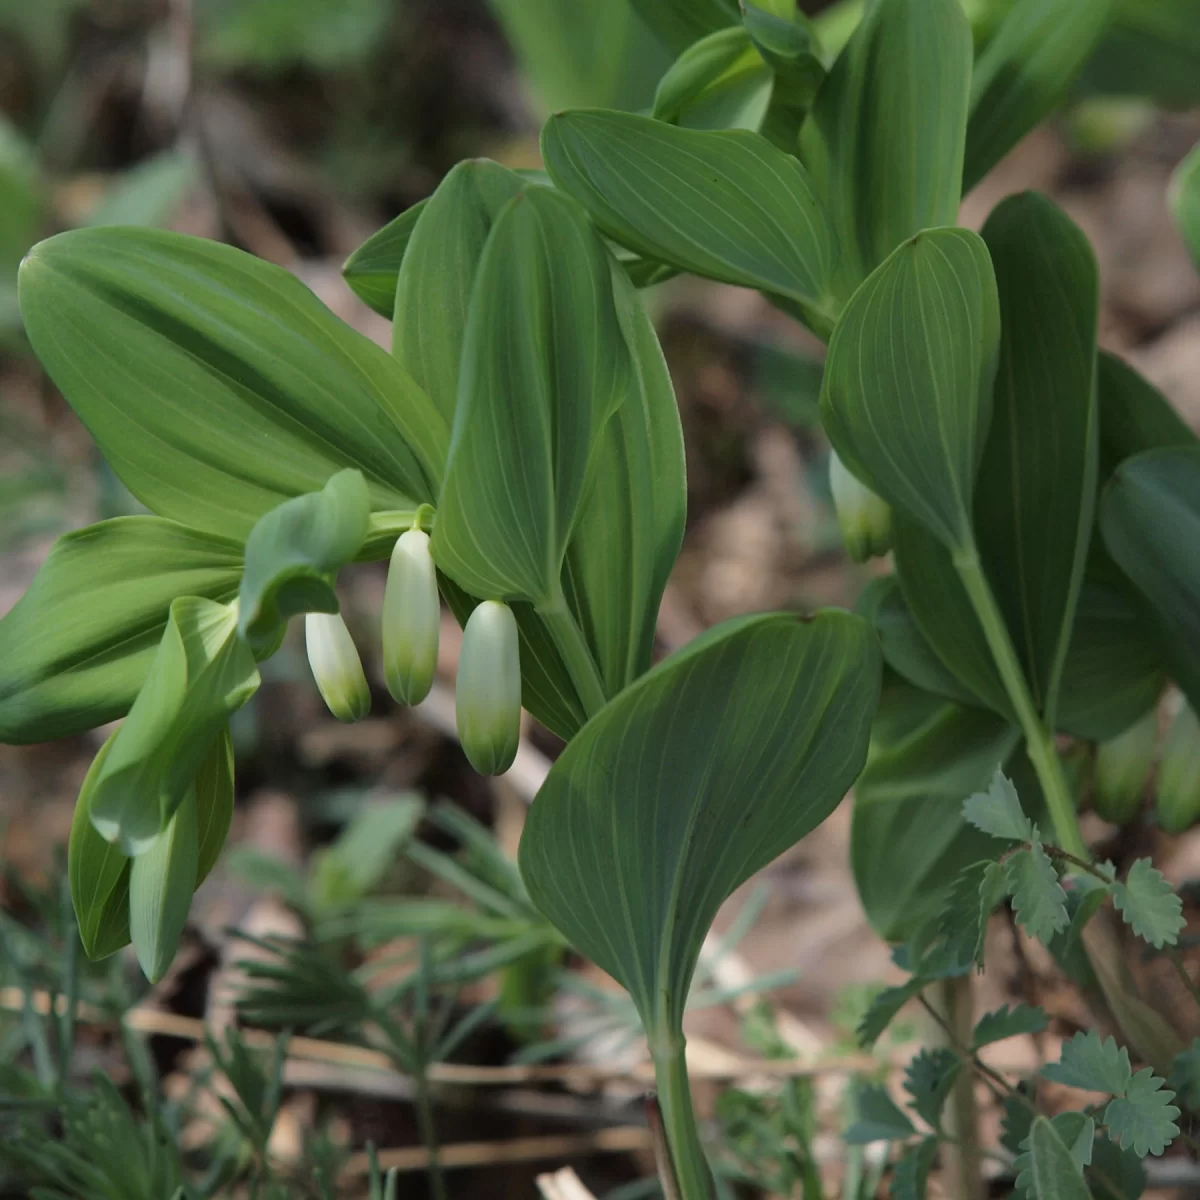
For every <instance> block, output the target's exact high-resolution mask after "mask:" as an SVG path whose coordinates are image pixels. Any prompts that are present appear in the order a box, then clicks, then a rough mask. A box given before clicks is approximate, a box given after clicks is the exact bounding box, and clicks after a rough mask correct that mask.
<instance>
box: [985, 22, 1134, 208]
mask: <svg viewBox="0 0 1200 1200" xmlns="http://www.w3.org/2000/svg"><path fill="white" fill-rule="evenodd" d="M1112 7H1113V4H1112V0H1018V2H1017V3H1016V4H1015V5H1013V7H1012V8H1011V9H1010V11H1009V12H1008V13H1007V14H1006V15H1005V17H1004V20H1003V21H1002V22H1001V23H1000V28H999V29H998V30H997V31H996V33H995V35H994V36H993V37H992V39H991V40H990V41H989V42H988V44H987V46H986V47H984V50H983V52H982V53H981V54H980V55H979V58H978V59H977V60H976V62H975V70H974V73H973V75H972V77H971V119H970V122H969V123H968V125H967V152H966V161H965V164H964V168H963V190H964V191H968V190H970V189H971V188H973V187H974V186H975V185H976V184H977V183H978V182H979V181H980V180H981V179H982V178H983V177H984V175H986V174H987V173H988V171H990V170H991V169H992V167H993V166H995V164H996V163H998V162H999V161H1000V159H1002V158H1003V157H1004V156H1005V155H1006V154H1007V153H1008V152H1009V151H1010V150H1011V149H1012V148H1013V146H1015V145H1016V144H1017V142H1019V141H1020V140H1021V138H1023V137H1024V136H1025V134H1027V133H1028V132H1029V131H1030V130H1031V129H1032V128H1033V127H1034V126H1035V125H1037V124H1039V123H1040V122H1041V121H1043V120H1044V119H1045V118H1046V117H1048V116H1049V115H1050V113H1051V112H1052V111H1053V110H1054V109H1055V108H1057V107H1058V106H1059V104H1060V103H1061V102H1062V100H1063V99H1064V98H1065V97H1066V95H1067V93H1068V92H1069V90H1070V88H1071V85H1072V84H1073V83H1074V82H1075V77H1076V76H1077V75H1078V74H1079V72H1080V70H1081V69H1082V68H1083V65H1084V63H1085V62H1086V61H1087V58H1088V55H1089V54H1090V53H1091V52H1092V50H1093V49H1094V48H1095V46H1096V45H1097V43H1098V42H1099V41H1100V38H1101V36H1102V35H1103V34H1104V31H1105V29H1106V28H1107V26H1108V22H1109V18H1110V16H1111V12H1112Z"/></svg>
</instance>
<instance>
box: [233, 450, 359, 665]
mask: <svg viewBox="0 0 1200 1200" xmlns="http://www.w3.org/2000/svg"><path fill="white" fill-rule="evenodd" d="M370 505H371V498H370V496H369V494H368V492H367V485H366V482H365V481H364V479H363V477H362V475H361V474H360V473H359V472H358V471H355V470H346V471H339V472H338V473H337V474H336V475H334V476H333V477H332V478H331V479H330V480H329V482H328V483H327V484H326V485H325V486H324V487H323V488H322V489H321V490H320V491H319V492H310V493H309V494H308V495H306V496H296V497H295V498H293V499H291V500H285V501H284V502H283V503H282V504H280V505H279V506H278V507H277V508H273V509H271V511H270V512H268V513H266V514H264V515H263V516H262V517H260V518H259V520H258V522H257V523H256V524H255V526H254V528H253V529H252V530H251V531H250V536H249V537H248V538H247V539H246V570H245V574H244V575H243V576H242V586H241V592H240V593H239V599H238V634H239V635H240V636H241V637H243V638H245V639H246V641H247V642H248V643H249V644H250V645H251V646H253V647H255V648H256V649H263V648H265V647H267V646H269V645H271V644H272V643H274V642H275V641H276V640H277V639H278V636H279V632H280V629H279V627H280V626H281V625H283V624H286V623H287V620H288V618H289V617H293V616H295V615H296V614H297V613H305V612H323V613H335V612H337V611H338V598H337V592H336V591H334V587H333V580H334V577H335V575H336V573H337V571H338V569H339V568H340V567H343V566H345V565H346V564H347V563H348V562H351V561H353V559H354V556H355V555H356V554H357V553H358V552H359V550H360V549H361V548H362V544H363V542H364V541H365V540H366V537H367V530H368V521H369V518H370Z"/></svg>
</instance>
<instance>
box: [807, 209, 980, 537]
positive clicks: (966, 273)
mask: <svg viewBox="0 0 1200 1200" xmlns="http://www.w3.org/2000/svg"><path fill="white" fill-rule="evenodd" d="M999 340H1000V315H999V306H998V301H997V297H996V279H995V276H994V274H993V272H992V264H991V260H990V259H989V257H988V252H987V247H986V246H985V245H984V243H983V241H982V239H981V238H980V237H979V236H978V235H977V234H974V233H971V232H969V231H968V230H965V229H930V230H927V231H926V232H924V233H921V234H918V235H917V236H915V237H913V238H911V239H910V240H909V241H907V242H905V243H904V244H903V245H902V246H900V247H899V248H898V249H897V250H895V251H894V253H893V254H892V255H891V256H890V257H889V258H888V259H887V260H886V261H885V262H884V263H883V264H882V265H881V266H879V267H878V268H876V270H875V271H874V273H873V274H872V275H871V276H870V277H869V278H868V279H867V280H866V281H865V282H864V283H863V284H862V286H861V287H859V289H858V290H857V291H856V292H855V293H854V295H853V296H852V297H851V298H850V301H849V303H848V304H847V305H846V307H845V309H844V311H843V312H842V315H841V318H840V319H839V321H838V324H837V328H836V329H835V330H834V334H833V338H832V340H831V341H830V344H829V358H828V359H827V361H826V364H825V377H824V382H823V385H822V391H821V416H822V419H823V421H824V423H825V429H826V432H827V433H828V434H829V440H830V441H831V442H832V443H833V446H834V449H835V450H837V452H838V454H840V455H841V457H842V459H843V460H844V461H845V462H846V464H847V465H848V466H849V467H850V468H851V470H852V471H853V472H854V473H855V474H856V475H857V476H858V477H859V478H860V479H862V480H864V481H866V482H868V483H869V484H870V486H871V487H872V489H873V490H874V491H876V492H878V493H879V494H880V495H881V496H882V497H883V498H884V499H885V500H887V501H888V503H889V504H891V505H892V507H893V508H896V509H898V510H900V511H901V512H903V513H906V514H908V515H909V516H910V517H912V518H913V519H915V520H917V521H919V522H921V523H922V524H923V525H924V526H925V527H927V528H928V529H929V531H930V532H931V533H933V534H934V535H935V536H936V537H937V538H938V539H939V540H940V541H941V542H942V543H943V544H944V545H945V546H947V547H948V548H950V549H951V550H954V549H956V548H965V547H967V546H969V545H970V544H971V541H972V538H973V534H972V532H971V513H972V495H973V493H974V488H975V476H976V472H977V470H978V468H979V461H980V456H981V455H982V453H983V445H984V439H985V438H986V436H987V430H988V425H989V422H990V420H991V411H992V383H993V379H994V377H995V373H996V355H997V348H998V345H999Z"/></svg>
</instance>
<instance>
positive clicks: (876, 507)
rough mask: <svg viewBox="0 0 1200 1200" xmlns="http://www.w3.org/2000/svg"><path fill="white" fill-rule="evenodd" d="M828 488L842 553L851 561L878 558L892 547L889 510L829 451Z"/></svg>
mask: <svg viewBox="0 0 1200 1200" xmlns="http://www.w3.org/2000/svg"><path fill="white" fill-rule="evenodd" d="M829 489H830V491H831V492H832V493H833V508H834V511H835V512H836V513H837V519H838V524H839V525H840V526H841V528H842V540H843V541H844V542H845V543H846V551H847V553H848V554H849V555H850V557H851V558H852V559H854V561H855V562H866V561H867V559H868V558H879V557H881V556H882V555H884V554H886V553H887V552H888V551H889V550H890V549H891V548H892V510H891V508H890V507H889V505H888V503H887V501H886V500H884V499H882V498H881V497H880V496H877V495H876V494H875V493H874V492H873V491H871V489H870V488H869V487H867V485H866V484H865V483H863V482H862V481H861V480H860V479H859V478H858V476H857V475H854V474H853V473H852V472H851V471H850V470H849V469H848V468H847V467H846V464H845V463H843V462H842V460H841V459H840V458H839V457H838V456H837V453H836V452H835V451H832V450H831V451H830V452H829Z"/></svg>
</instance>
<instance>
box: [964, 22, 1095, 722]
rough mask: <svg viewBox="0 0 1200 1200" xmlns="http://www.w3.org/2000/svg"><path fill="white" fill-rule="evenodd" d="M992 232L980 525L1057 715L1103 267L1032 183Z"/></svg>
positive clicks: (1088, 443)
mask: <svg viewBox="0 0 1200 1200" xmlns="http://www.w3.org/2000/svg"><path fill="white" fill-rule="evenodd" d="M1097 7H1099V6H1097ZM983 239H984V241H985V242H986V243H987V248H988V251H989V252H990V254H991V258H992V263H993V264H994V266H995V270H996V285H997V289H998V293H999V297H1000V323H1001V329H1002V330H1003V333H1002V335H1001V338H1000V364H999V368H998V370H997V373H996V384H995V394H994V401H993V407H992V423H991V427H990V430H989V433H988V440H987V444H986V447H985V450H984V457H983V463H982V465H981V467H980V471H979V483H978V487H977V489H976V503H975V517H976V529H977V532H978V540H979V548H980V554H981V557H982V559H983V563H984V566H985V569H986V571H987V574H988V578H989V579H990V580H991V582H992V587H993V588H994V590H995V592H996V598H997V601H998V603H999V605H1000V608H1001V610H1002V612H1003V613H1004V615H1005V618H1006V623H1007V625H1008V628H1009V630H1010V632H1011V635H1012V638H1013V641H1014V643H1015V644H1016V646H1017V649H1018V653H1019V654H1020V656H1021V658H1022V660H1023V665H1024V667H1025V675H1026V678H1027V680H1028V681H1029V684H1030V687H1031V690H1032V692H1033V696H1034V700H1035V702H1036V703H1037V705H1038V708H1039V710H1040V711H1042V712H1044V713H1045V714H1046V716H1047V719H1048V720H1049V721H1050V722H1051V723H1053V721H1054V718H1055V709H1056V705H1057V697H1058V691H1059V683H1060V680H1061V677H1062V670H1063V661H1064V658H1065V656H1066V653H1067V645H1068V642H1069V639H1070V635H1071V627H1072V623H1073V621H1074V616H1075V604H1076V600H1077V598H1078V594H1079V587H1080V583H1081V581H1082V578H1083V568H1084V562H1085V559H1086V556H1087V549H1088V542H1089V539H1090V537H1091V532H1092V516H1093V511H1094V506H1095V491H1096V469H1097V467H1096V454H1097V450H1096V446H1097V416H1096V400H1095V372H1096V326H1097V320H1098V313H1099V303H1100V301H1099V279H1098V273H1097V268H1096V260H1095V256H1094V255H1093V253H1092V249H1091V246H1090V245H1089V243H1088V240H1087V238H1086V237H1085V236H1084V235H1083V233H1082V232H1081V231H1080V230H1079V228H1078V227H1077V226H1076V225H1075V224H1074V222H1072V221H1071V220H1070V219H1069V218H1068V217H1067V216H1066V215H1065V214H1064V213H1063V212H1062V211H1061V210H1059V209H1058V208H1057V207H1055V205H1054V204H1052V203H1051V202H1050V201H1049V200H1047V199H1046V198H1045V197H1043V196H1039V195H1038V194H1037V193H1035V192H1025V193H1023V194H1021V195H1018V196H1012V197H1009V198H1008V199H1007V200H1005V201H1003V202H1002V203H1001V204H999V205H997V207H996V208H995V209H994V210H993V211H992V214H991V216H990V217H988V220H987V223H986V224H985V225H984V227H983Z"/></svg>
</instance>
